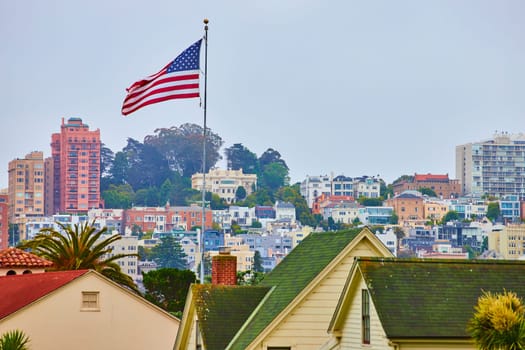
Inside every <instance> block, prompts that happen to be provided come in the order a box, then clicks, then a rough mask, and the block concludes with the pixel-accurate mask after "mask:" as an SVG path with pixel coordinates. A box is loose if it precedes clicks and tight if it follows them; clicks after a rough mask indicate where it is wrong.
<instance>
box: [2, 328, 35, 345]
mask: <svg viewBox="0 0 525 350" xmlns="http://www.w3.org/2000/svg"><path fill="white" fill-rule="evenodd" d="M28 344H29V338H28V337H27V335H25V334H24V332H22V331H20V330H18V329H15V330H13V331H8V332H6V333H4V334H2V337H0V350H28V349H29V347H28Z"/></svg>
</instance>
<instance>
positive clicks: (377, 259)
mask: <svg viewBox="0 0 525 350" xmlns="http://www.w3.org/2000/svg"><path fill="white" fill-rule="evenodd" d="M355 260H358V261H371V262H396V263H409V264H414V263H438V264H456V265H458V264H477V265H479V264H494V265H496V264H498V265H523V264H525V261H523V260H502V259H436V258H390V257H384V258H383V257H368V256H358V257H355Z"/></svg>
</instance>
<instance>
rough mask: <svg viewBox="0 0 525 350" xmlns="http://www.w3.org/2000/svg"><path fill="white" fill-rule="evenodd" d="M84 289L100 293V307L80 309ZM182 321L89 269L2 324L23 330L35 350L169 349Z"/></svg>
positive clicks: (3, 328)
mask: <svg viewBox="0 0 525 350" xmlns="http://www.w3.org/2000/svg"><path fill="white" fill-rule="evenodd" d="M82 291H98V292H99V293H100V294H99V297H100V298H99V300H100V311H81V302H82ZM179 323H180V321H179V320H178V319H176V318H175V317H172V316H171V315H169V314H167V313H166V312H164V311H162V310H160V309H159V308H157V307H155V306H153V305H151V304H149V303H147V302H146V301H144V300H143V299H141V298H139V297H137V296H135V295H133V294H131V293H130V292H127V291H125V290H123V289H122V288H120V287H118V286H116V285H114V284H113V283H112V282H108V281H106V280H104V279H103V278H102V277H100V276H98V275H95V273H88V274H87V275H83V276H82V277H79V278H78V279H76V280H74V281H72V282H70V283H69V284H67V285H65V286H64V287H62V288H59V289H58V290H56V291H54V292H52V293H50V294H48V295H47V296H46V297H44V298H42V299H40V300H38V301H36V302H35V303H33V304H31V305H29V306H26V307H25V308H23V309H21V310H19V311H18V312H15V313H13V314H11V315H10V316H8V317H6V318H4V319H3V320H2V321H1V322H0V334H2V333H4V332H6V331H8V330H12V329H20V330H22V331H24V332H25V333H26V334H27V335H28V337H29V338H30V339H31V344H30V345H31V349H38V350H57V349H76V350H92V349H98V350H104V349H108V350H109V349H111V350H120V349H122V350H133V349H136V350H143V349H171V348H172V347H173V344H174V342H175V337H176V335H177V331H178V327H179Z"/></svg>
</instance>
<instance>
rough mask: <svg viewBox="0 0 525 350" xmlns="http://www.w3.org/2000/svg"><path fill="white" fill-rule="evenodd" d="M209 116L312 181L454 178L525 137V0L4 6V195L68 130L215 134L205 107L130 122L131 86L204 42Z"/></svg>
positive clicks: (175, 105) (0, 29) (105, 137)
mask: <svg viewBox="0 0 525 350" xmlns="http://www.w3.org/2000/svg"><path fill="white" fill-rule="evenodd" d="M203 18H209V20H210V23H209V46H208V114H207V116H208V118H207V124H208V127H210V128H211V130H212V131H213V132H215V133H217V134H219V136H221V137H222V139H223V140H224V142H225V146H226V147H229V146H231V145H232V144H234V143H242V144H243V145H244V146H246V147H247V148H248V149H250V150H251V151H252V152H254V153H256V154H257V155H258V156H260V155H261V154H262V153H263V152H264V151H265V150H266V149H267V148H270V147H271V148H274V149H276V150H277V151H279V152H280V153H281V155H282V157H283V159H284V160H285V161H286V162H287V164H288V166H289V167H290V175H291V179H292V182H297V181H302V180H303V179H304V178H305V176H306V175H324V174H330V173H332V172H333V173H334V174H335V175H339V174H343V175H346V176H351V177H353V176H361V175H377V174H379V175H380V176H381V177H382V178H384V179H385V181H387V182H388V183H390V182H392V181H393V180H394V179H396V178H397V177H399V176H400V175H403V174H413V173H428V172H430V173H438V174H445V173H448V174H449V175H450V176H451V177H455V146H456V145H459V144H463V143H468V142H475V141H480V140H483V139H487V138H490V137H492V135H493V133H494V132H495V131H496V130H498V131H507V132H509V133H519V132H525V21H524V18H525V1H522V0H514V1H511V0H498V1H495V0H490V1H482V0H472V1H468V0H462V1H457V0H449V1H446V0H439V1H438V0H428V1H421V0H414V1H404V0H401V1H391V0H385V1H365V0H363V1H349V0H340V1H326V0H320V1H308V0H305V1H295V0H285V1H283V0H264V1H246V0H242V1H173V0H171V1H155V0H153V1H142V0H141V1H138V0H137V1H136V0H126V1H107V0H93V1H71V0H58V1H50V0H46V1H41V0H38V1H37V0H25V1H8V0H0V50H1V51H0V101H1V106H0V115H1V130H2V134H1V141H0V142H1V146H2V147H1V148H0V165H1V166H2V167H3V169H4V170H3V171H0V188H5V187H7V166H8V162H9V161H10V160H12V159H14V158H23V157H24V156H25V155H26V154H27V153H29V152H31V151H33V150H41V151H44V155H45V156H49V155H50V146H49V144H50V140H51V134H52V133H54V132H59V130H60V123H61V118H62V117H64V118H69V117H80V118H82V119H83V121H84V122H85V123H86V124H88V125H89V126H90V128H92V129H96V128H99V129H100V130H101V138H102V142H104V143H105V144H106V145H107V146H108V147H109V148H111V149H112V150H113V151H114V152H117V151H119V150H121V149H122V147H124V146H125V145H126V139H127V137H132V138H135V139H137V140H139V141H141V142H142V141H143V139H144V136H146V135H148V134H152V133H153V131H154V130H155V129H156V128H161V127H170V126H180V125H181V124H183V123H187V122H189V123H195V124H199V125H202V119H203V118H202V109H201V108H200V107H199V101H198V99H191V100H178V101H168V102H164V103H160V104H157V105H153V106H149V107H145V108H143V109H141V110H139V111H137V112H135V113H133V114H131V115H130V116H128V117H123V116H122V115H121V114H120V109H121V106H122V101H123V99H124V97H125V89H126V88H127V87H128V86H129V85H130V84H131V83H133V82H134V81H136V80H138V79H140V78H143V77H145V76H147V75H150V74H153V73H155V72H157V71H158V70H159V69H160V68H162V67H163V66H164V65H166V64H167V63H168V62H169V61H171V60H172V59H174V58H175V57H176V56H177V55H178V54H179V53H180V52H181V51H183V50H184V49H185V48H187V47H188V46H190V45H191V44H192V43H193V42H195V41H196V40H198V39H199V38H200V37H201V36H202V35H203V33H204V30H203V24H202V20H203Z"/></svg>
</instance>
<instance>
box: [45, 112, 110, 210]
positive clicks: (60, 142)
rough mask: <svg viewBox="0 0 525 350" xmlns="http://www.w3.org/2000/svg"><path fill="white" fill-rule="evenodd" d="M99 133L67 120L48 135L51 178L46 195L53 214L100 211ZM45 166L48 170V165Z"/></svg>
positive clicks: (77, 122)
mask: <svg viewBox="0 0 525 350" xmlns="http://www.w3.org/2000/svg"><path fill="white" fill-rule="evenodd" d="M100 145H101V142H100V130H99V129H96V130H93V131H91V130H89V126H88V125H86V124H84V123H83V122H82V119H80V118H69V119H68V120H67V122H64V119H63V118H62V125H61V126H60V133H55V134H52V135H51V156H52V159H53V161H52V165H53V166H52V170H50V171H52V174H53V178H52V180H51V182H50V183H49V184H48V186H49V188H48V190H47V191H46V193H47V194H48V195H49V196H51V195H52V198H53V202H52V203H53V206H52V207H49V210H51V211H52V213H57V212H61V213H63V212H67V213H85V212H87V211H88V210H89V209H92V208H99V207H100V205H101V199H100ZM48 167H49V168H50V169H51V164H50V163H49V165H48Z"/></svg>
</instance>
